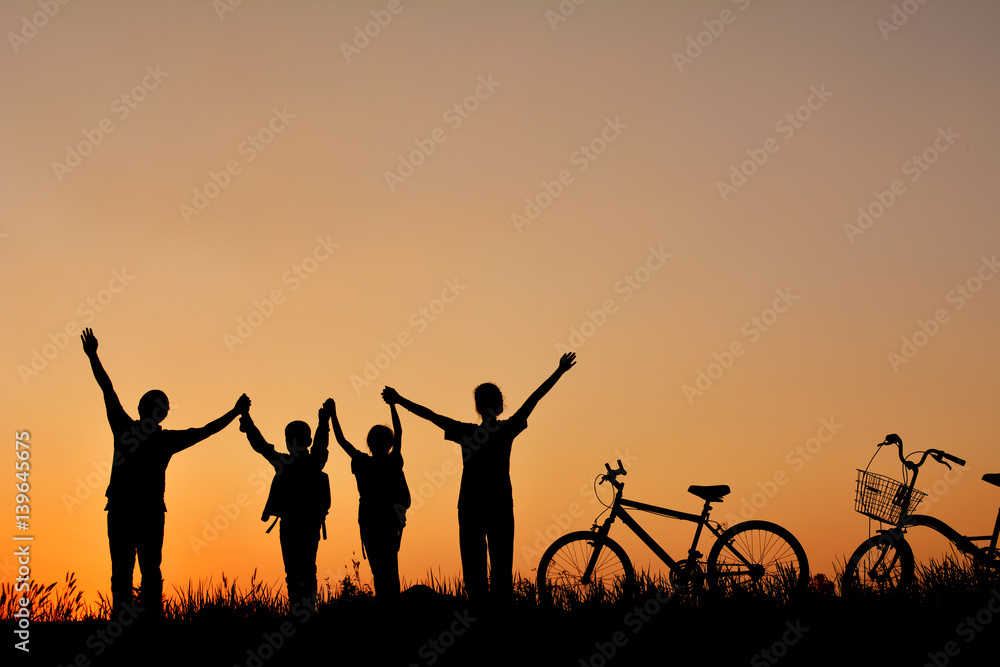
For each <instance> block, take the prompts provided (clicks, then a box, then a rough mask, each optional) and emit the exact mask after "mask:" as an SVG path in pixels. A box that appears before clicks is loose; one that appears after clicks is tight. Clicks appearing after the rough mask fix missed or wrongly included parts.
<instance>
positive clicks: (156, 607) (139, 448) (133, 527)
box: [80, 329, 250, 621]
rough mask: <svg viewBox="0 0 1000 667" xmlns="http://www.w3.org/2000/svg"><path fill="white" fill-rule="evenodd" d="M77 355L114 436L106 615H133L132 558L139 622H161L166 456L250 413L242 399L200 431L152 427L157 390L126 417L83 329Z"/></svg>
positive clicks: (158, 418)
mask: <svg viewBox="0 0 1000 667" xmlns="http://www.w3.org/2000/svg"><path fill="white" fill-rule="evenodd" d="M80 339H81V341H82V342H83V351H84V353H86V355H87V357H88V358H89V359H90V367H91V369H92V370H93V371H94V378H95V379H96V380H97V384H98V386H99V387H100V388H101V391H102V392H103V393H104V407H105V409H106V410H107V414H108V424H109V425H110V426H111V432H112V434H113V435H114V438H115V444H114V458H113V459H112V467H111V479H110V481H109V484H108V490H107V494H106V495H107V498H108V503H107V506H106V507H105V509H106V510H107V512H108V545H109V547H110V550H111V600H112V617H113V618H117V617H118V616H119V614H121V613H125V612H132V613H134V612H133V610H130V609H129V607H130V606H131V603H132V573H133V571H134V569H135V561H136V557H137V556H138V559H139V571H140V573H141V574H142V583H141V584H140V594H139V603H140V607H141V608H142V610H143V611H142V614H141V617H142V618H144V619H146V620H152V621H159V620H160V619H161V618H162V616H163V576H162V573H161V571H160V563H161V561H162V558H163V525H164V518H165V513H166V511H167V507H166V505H165V504H164V502H163V492H164V486H165V479H166V472H167V464H168V463H170V457H172V456H173V455H174V454H176V453H177V452H180V451H182V450H184V449H187V448H188V447H190V446H191V445H194V444H197V443H199V442H201V441H202V440H204V439H205V438H208V437H209V436H212V435H215V434H216V433H218V432H219V431H221V430H222V429H224V428H225V427H226V426H228V425H229V424H230V422H232V421H233V419H235V418H236V415H238V414H240V413H242V412H245V411H246V410H248V409H249V407H250V399H249V398H247V395H246V394H243V395H242V396H240V398H239V400H237V401H236V406H235V407H233V409H231V410H229V411H228V412H226V413H225V414H224V415H222V416H221V417H219V418H218V419H216V420H214V421H211V422H209V423H208V424H206V425H205V426H202V427H201V428H189V429H186V430H183V431H168V430H166V429H164V428H162V427H161V426H160V422H162V421H163V420H164V418H165V417H166V416H167V412H168V411H169V409H170V403H169V402H168V400H167V395H166V394H165V393H163V392H162V391H160V390H159V389H153V390H152V391H148V392H146V393H145V394H144V395H143V396H142V398H140V399H139V419H138V420H135V419H132V418H131V417H130V416H129V415H128V413H127V412H125V409H124V408H123V407H122V404H121V401H120V400H119V399H118V394H116V393H115V389H114V386H113V385H112V384H111V378H110V377H108V374H107V372H106V371H105V370H104V366H103V365H102V364H101V360H100V358H98V356H97V337H96V336H95V335H94V332H93V330H91V329H84V330H83V334H81V336H80Z"/></svg>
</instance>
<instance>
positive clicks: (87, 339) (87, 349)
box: [80, 329, 97, 357]
mask: <svg viewBox="0 0 1000 667" xmlns="http://www.w3.org/2000/svg"><path fill="white" fill-rule="evenodd" d="M80 340H81V341H82V342H83V352H84V354H86V355H87V356H88V357H90V356H93V355H94V354H96V353H97V336H95V335H94V330H93V329H84V330H83V333H82V334H80Z"/></svg>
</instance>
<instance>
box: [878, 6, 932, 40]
mask: <svg viewBox="0 0 1000 667" xmlns="http://www.w3.org/2000/svg"><path fill="white" fill-rule="evenodd" d="M925 4H927V0H903V2H901V3H899V4H896V3H892V11H891V12H890V13H889V19H888V20H886V19H879V20H878V21H876V22H875V27H876V28H878V31H879V33H881V35H882V41H884V42H888V41H889V35H891V34H892V33H894V32H896V31H897V30H899V29H900V28H902V27H903V26H904V25H906V24H907V23H909V21H910V17H912V16H913V15H914V14H916V13H917V12H919V11H920V8H921V7H923V6H924V5H925Z"/></svg>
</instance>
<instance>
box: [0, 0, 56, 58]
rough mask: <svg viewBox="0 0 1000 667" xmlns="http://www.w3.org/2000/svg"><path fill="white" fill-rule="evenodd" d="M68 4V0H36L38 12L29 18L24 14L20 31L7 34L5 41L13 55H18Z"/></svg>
mask: <svg viewBox="0 0 1000 667" xmlns="http://www.w3.org/2000/svg"><path fill="white" fill-rule="evenodd" d="M69 3H70V0H38V2H36V3H35V4H36V5H37V6H38V8H39V10H40V11H37V12H35V13H33V14H31V15H30V16H29V15H27V14H25V15H24V16H22V17H21V29H20V30H18V31H17V32H8V33H7V41H9V42H10V48H12V49H14V53H19V52H20V51H21V48H22V47H23V46H25V45H26V44H27V43H28V42H29V41H31V40H32V39H34V38H35V37H36V36H37V35H38V32H39V31H40V30H41V29H42V28H44V27H45V26H47V25H48V24H49V21H51V20H52V19H54V18H55V17H56V15H57V14H59V12H60V11H62V8H63V7H65V6H66V5H68V4H69Z"/></svg>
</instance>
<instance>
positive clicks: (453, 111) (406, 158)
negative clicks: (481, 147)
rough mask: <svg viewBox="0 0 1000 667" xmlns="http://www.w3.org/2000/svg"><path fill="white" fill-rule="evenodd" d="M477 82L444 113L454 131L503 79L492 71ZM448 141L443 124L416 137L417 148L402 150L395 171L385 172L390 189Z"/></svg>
mask: <svg viewBox="0 0 1000 667" xmlns="http://www.w3.org/2000/svg"><path fill="white" fill-rule="evenodd" d="M477 82H478V85H477V86H476V87H475V89H473V91H472V92H471V93H470V94H469V95H466V96H465V97H464V98H462V99H461V100H460V101H458V102H455V103H454V104H452V105H451V106H449V107H448V108H447V109H445V110H444V113H443V114H441V119H442V120H444V122H445V123H447V124H448V127H449V128H450V129H451V131H452V132H455V131H457V130H458V129H459V128H460V127H462V124H463V123H465V121H467V120H468V119H469V118H471V117H472V114H473V113H475V112H476V111H477V110H478V109H479V107H480V105H481V104H482V103H483V102H485V101H486V100H488V99H490V98H491V97H493V94H494V93H495V92H496V90H497V88H499V87H500V86H501V85H503V84H502V83H501V82H500V81H495V80H494V79H493V75H492V74H489V75H486V76H482V75H481V76H480V77H479V78H478V79H477ZM446 141H448V132H447V131H446V130H445V129H444V128H443V127H435V128H434V129H433V130H431V132H430V134H429V135H428V136H427V137H426V138H424V139H414V140H413V144H414V145H415V146H416V148H415V149H413V150H412V151H410V152H409V153H407V154H406V155H403V154H402V153H400V154H399V163H398V164H397V165H396V169H395V170H394V171H386V172H385V173H384V176H385V183H386V185H388V186H389V192H395V191H396V188H398V187H399V186H400V185H402V184H403V183H405V182H406V179H408V178H409V177H410V176H413V174H414V173H416V171H417V168H418V167H421V166H423V165H424V164H426V163H427V158H429V157H430V156H431V155H433V154H434V153H435V151H437V147H438V146H439V145H441V144H443V143H444V142H446Z"/></svg>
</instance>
